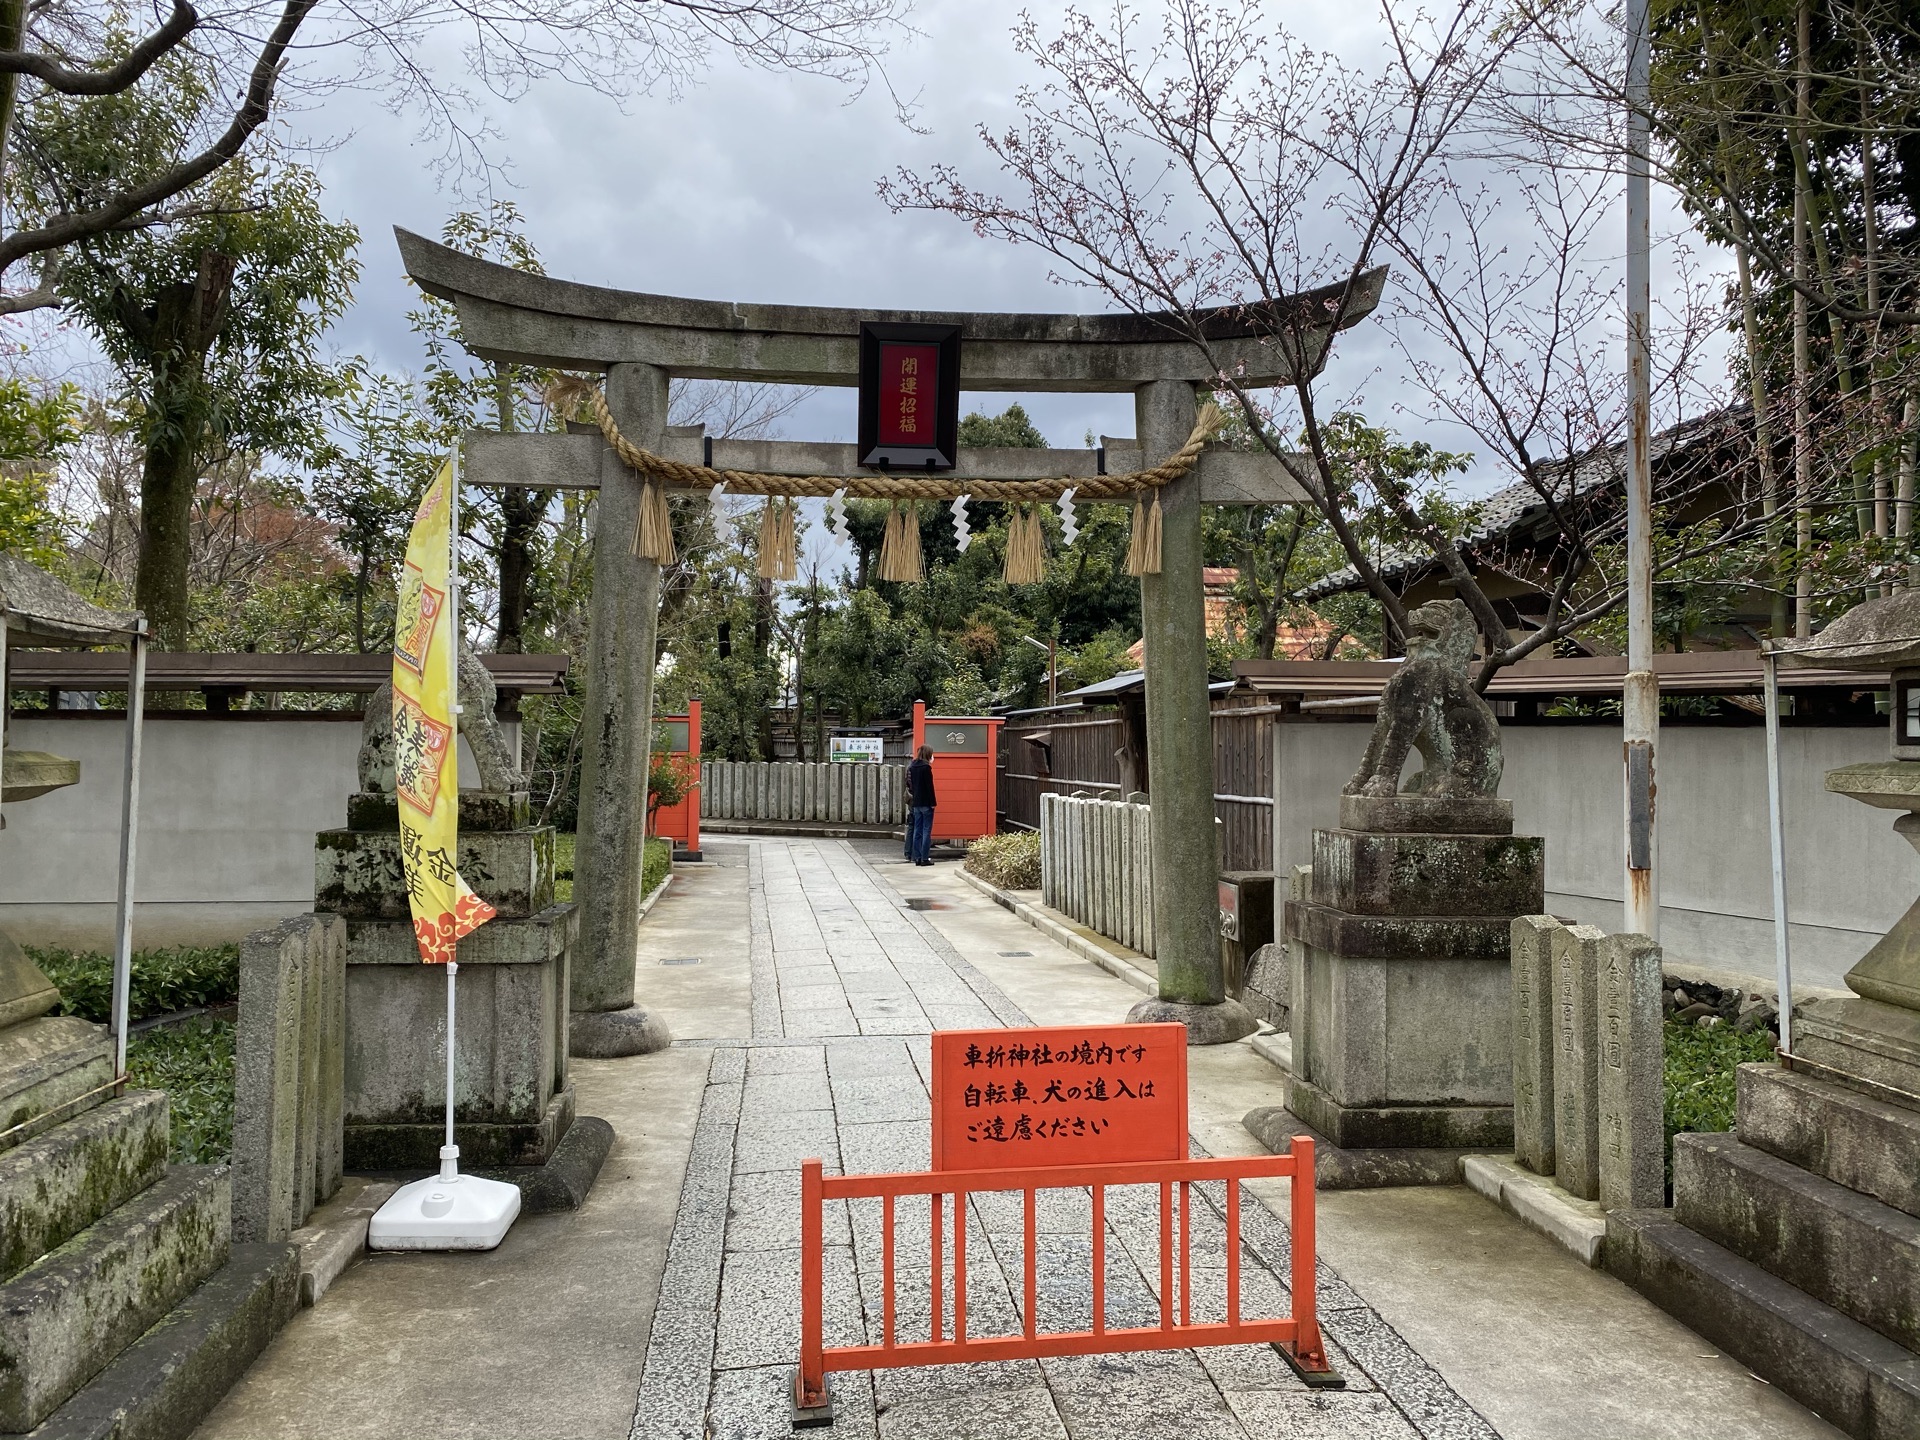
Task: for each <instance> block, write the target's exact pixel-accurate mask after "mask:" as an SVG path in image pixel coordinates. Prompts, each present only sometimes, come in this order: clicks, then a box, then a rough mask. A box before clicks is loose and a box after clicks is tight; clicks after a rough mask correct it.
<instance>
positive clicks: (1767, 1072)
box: [1737, 1061, 1920, 1215]
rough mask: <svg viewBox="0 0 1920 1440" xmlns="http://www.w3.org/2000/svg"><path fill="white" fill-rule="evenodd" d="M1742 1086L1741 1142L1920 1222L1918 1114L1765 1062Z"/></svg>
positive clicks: (1745, 1068)
mask: <svg viewBox="0 0 1920 1440" xmlns="http://www.w3.org/2000/svg"><path fill="white" fill-rule="evenodd" d="M1737 1084H1738V1087H1739V1116H1740V1122H1739V1123H1740V1128H1739V1135H1740V1139H1741V1140H1742V1141H1743V1142H1744V1143H1746V1144H1748V1145H1752V1146H1755V1147H1756V1148H1758V1149H1761V1150H1765V1151H1766V1152H1767V1153H1768V1154H1769V1155H1777V1156H1779V1157H1780V1158H1781V1159H1782V1160H1785V1161H1786V1162H1787V1163H1788V1164H1790V1165H1798V1166H1799V1167H1800V1168H1801V1169H1802V1170H1811V1171H1812V1172H1813V1173H1814V1174H1816V1175H1823V1176H1825V1177H1826V1178H1827V1179H1829V1180H1831V1181H1833V1182H1834V1183H1835V1184H1838V1185H1844V1186H1846V1187H1847V1188H1848V1189H1849V1190H1858V1191H1859V1192H1860V1193H1861V1194H1862V1195H1871V1196H1872V1197H1873V1198H1874V1199H1876V1200H1879V1201H1883V1202H1884V1203H1886V1204H1888V1205H1891V1206H1893V1208H1894V1209H1896V1210H1904V1211H1906V1213H1907V1214H1909V1215H1920V1110H1909V1109H1907V1108H1906V1107H1905V1106H1901V1105H1895V1104H1892V1103H1890V1102H1888V1101H1885V1100H1876V1099H1874V1098H1873V1097H1872V1096H1870V1095H1867V1094H1864V1093H1862V1092H1861V1091H1858V1090H1854V1089H1850V1088H1849V1087H1847V1086H1845V1085H1842V1084H1840V1083H1838V1082H1837V1081H1833V1080H1821V1079H1818V1078H1816V1077H1815V1076H1812V1075H1802V1074H1798V1073H1796V1072H1794V1071H1791V1070H1782V1069H1781V1068H1780V1067H1779V1066H1778V1065H1774V1064H1770V1063H1767V1062H1764V1061H1763V1062H1760V1063H1757V1064H1753V1065H1742V1066H1741V1067H1740V1070H1739V1074H1738V1077H1737Z"/></svg>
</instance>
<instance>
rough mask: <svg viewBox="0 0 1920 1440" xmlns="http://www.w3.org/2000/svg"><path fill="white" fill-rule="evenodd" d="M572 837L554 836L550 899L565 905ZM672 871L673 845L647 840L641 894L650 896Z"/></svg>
mask: <svg viewBox="0 0 1920 1440" xmlns="http://www.w3.org/2000/svg"><path fill="white" fill-rule="evenodd" d="M573 852H574V836H573V835H572V834H570V833H562V834H559V835H555V836H554V837H553V898H554V899H555V900H556V901H558V902H560V903H562V904H566V903H569V902H571V901H572V899H573ZM672 868H673V842H672V841H671V840H657V839H656V840H649V841H647V858H646V861H645V863H644V864H643V865H642V866H641V869H640V894H641V895H642V896H643V897H644V896H647V895H651V894H652V893H653V887H654V886H656V885H658V884H659V883H660V882H661V881H662V880H664V879H666V876H667V872H668V871H669V870H671V869H672Z"/></svg>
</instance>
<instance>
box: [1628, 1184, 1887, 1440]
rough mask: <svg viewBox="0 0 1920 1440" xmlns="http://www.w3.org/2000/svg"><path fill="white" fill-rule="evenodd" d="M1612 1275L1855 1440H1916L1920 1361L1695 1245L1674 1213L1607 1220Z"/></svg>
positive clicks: (1777, 1282)
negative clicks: (1675, 1218) (1674, 1217)
mask: <svg viewBox="0 0 1920 1440" xmlns="http://www.w3.org/2000/svg"><path fill="white" fill-rule="evenodd" d="M1606 1265H1607V1269H1609V1270H1610V1271H1612V1272H1613V1273H1614V1274H1615V1275H1617V1276H1619V1277H1620V1279H1622V1280H1624V1281H1625V1282H1626V1283H1627V1284H1628V1285H1631V1286H1632V1287H1633V1288H1634V1289H1635V1290H1638V1291H1639V1292H1640V1293H1641V1294H1642V1295H1645V1296H1646V1297H1647V1298H1648V1299H1649V1300H1651V1301H1653V1303H1654V1304H1656V1305H1658V1306H1659V1307H1660V1308H1661V1309H1662V1310H1665V1311H1666V1312H1667V1313H1668V1314H1670V1315H1672V1316H1673V1317H1674V1318H1675V1319H1677V1320H1679V1321H1680V1322H1681V1323H1682V1324H1684V1325H1688V1326H1691V1327H1692V1328H1693V1329H1694V1330H1696V1331H1697V1332H1699V1334H1700V1335H1701V1336H1703V1337H1704V1338H1705V1339H1706V1340H1707V1342H1708V1343H1709V1344H1711V1345H1715V1346H1718V1347H1719V1348H1720V1349H1721V1350H1723V1351H1725V1352H1726V1353H1727V1354H1729V1355H1731V1356H1733V1357H1734V1358H1735V1359H1737V1360H1738V1361H1740V1363H1741V1364H1743V1365H1745V1366H1747V1367H1748V1368H1749V1369H1750V1370H1752V1371H1753V1372H1754V1374H1756V1375H1758V1376H1760V1377H1761V1378H1762V1379H1764V1380H1766V1381H1767V1382H1768V1383H1769V1384H1771V1385H1773V1386H1774V1387H1775V1388H1777V1389H1779V1390H1782V1391H1784V1392H1785V1393H1786V1394H1788V1395H1791V1396H1792V1397H1793V1398H1794V1399H1795V1400H1798V1401H1799V1402H1800V1403H1801V1404H1802V1405H1805V1406H1806V1407H1807V1408H1808V1409H1810V1410H1812V1411H1813V1412H1814V1413H1816V1414H1817V1415H1819V1416H1820V1417H1821V1418H1822V1419H1824V1420H1827V1421H1828V1422H1829V1423H1831V1424H1833V1425H1836V1426H1838V1427H1839V1428H1840V1429H1842V1430H1844V1431H1845V1432H1846V1433H1847V1434H1849V1435H1851V1436H1853V1437H1854V1440H1912V1437H1913V1436H1915V1435H1920V1356H1915V1355H1914V1354H1913V1353H1912V1352H1911V1351H1908V1350H1906V1349H1903V1348H1902V1347H1901V1346H1898V1345H1896V1344H1894V1343H1893V1341H1891V1340H1889V1339H1887V1338H1886V1337H1885V1336H1884V1335H1879V1334H1876V1333H1875V1332H1874V1331H1872V1330H1869V1329H1868V1328H1867V1327H1866V1326H1864V1325H1862V1324H1860V1323H1859V1322H1858V1321H1856V1320H1850V1319H1848V1318H1847V1317H1846V1316H1845V1315H1842V1314H1841V1313H1840V1312H1839V1311H1837V1310H1835V1309H1833V1308H1832V1307H1831V1306H1828V1305H1823V1304H1821V1303H1820V1302H1819V1301H1818V1300H1815V1299H1814V1298H1812V1297H1811V1296H1809V1295H1807V1294H1805V1293H1804V1292H1802V1291H1800V1290H1796V1289H1795V1288H1794V1287H1793V1286H1791V1285H1789V1284H1787V1282H1786V1281H1784V1280H1781V1279H1779V1278H1778V1277H1777V1276H1773V1275H1769V1274H1768V1273H1767V1272H1766V1271H1765V1270H1762V1269H1761V1268H1760V1267H1759V1266H1758V1265H1755V1264H1753V1263H1751V1262H1750V1261H1747V1260H1742V1259H1741V1258H1740V1257H1739V1256H1738V1255H1735V1254H1733V1253H1732V1252H1731V1251H1729V1250H1725V1249H1723V1248H1722V1247H1720V1246H1718V1245H1716V1244H1714V1243H1713V1242H1712V1241H1711V1240H1708V1239H1706V1238H1705V1237H1704V1236H1701V1235H1696V1234H1695V1233H1694V1232H1693V1231H1691V1230H1689V1229H1687V1228H1686V1227H1685V1226H1683V1225H1680V1224H1678V1223H1677V1222H1676V1221H1675V1220H1674V1219H1673V1212H1672V1211H1671V1210H1624V1209H1623V1210H1615V1211H1613V1212H1612V1213H1611V1214H1609V1215H1608V1216H1607V1245H1606Z"/></svg>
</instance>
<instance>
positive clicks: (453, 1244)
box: [367, 961, 520, 1250]
mask: <svg viewBox="0 0 1920 1440" xmlns="http://www.w3.org/2000/svg"><path fill="white" fill-rule="evenodd" d="M459 973H460V966H459V964H458V962H455V961H450V962H448V964H447V1143H446V1144H444V1145H442V1146H441V1147H440V1173H439V1174H438V1175H430V1176H428V1177H427V1178H426V1179H425V1180H415V1181H414V1182H413V1183H412V1184H410V1185H402V1186H401V1187H400V1188H399V1189H398V1190H396V1191H394V1192H393V1195H392V1197H391V1198H390V1199H388V1201H387V1203H386V1204H384V1205H382V1206H381V1207H380V1208H379V1210H377V1211H375V1212H374V1216H373V1220H372V1221H371V1222H370V1223H369V1224H368V1226H367V1248H368V1249H369V1250H491V1249H493V1247H494V1246H496V1245H498V1244H499V1243H500V1242H501V1241H502V1240H504V1239H506V1238H507V1231H508V1229H509V1228H511V1226H512V1225H513V1220H514V1217H515V1216H516V1215H518V1214H519V1213H520V1187H519V1186H518V1185H509V1184H507V1183H506V1182H505V1181H503V1180H483V1179H481V1178H480V1177H479V1176H478V1175H462V1174H461V1173H460V1147H459V1146H458V1145H456V1144H454V1143H453V1041H454V1036H455V1035H456V1034H457V1033H458V1032H457V1031H456V1030H455V1029H454V977H455V976H457V975H458V974H459Z"/></svg>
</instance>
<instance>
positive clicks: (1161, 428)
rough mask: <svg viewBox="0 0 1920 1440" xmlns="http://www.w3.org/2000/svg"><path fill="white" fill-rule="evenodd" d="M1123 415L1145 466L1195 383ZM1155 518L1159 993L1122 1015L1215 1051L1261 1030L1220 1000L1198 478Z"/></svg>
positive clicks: (1145, 630)
mask: <svg viewBox="0 0 1920 1440" xmlns="http://www.w3.org/2000/svg"><path fill="white" fill-rule="evenodd" d="M1133 409H1134V422H1135V424H1136V425H1137V426H1138V431H1137V433H1138V434H1139V436H1140V443H1141V448H1142V451H1143V452H1144V454H1145V455H1146V456H1147V457H1148V458H1147V462H1146V463H1148V464H1149V465H1155V464H1158V463H1159V462H1160V461H1162V460H1164V459H1165V458H1166V457H1167V456H1169V455H1171V454H1173V452H1174V451H1176V450H1178V449H1179V448H1180V447H1181V446H1182V445H1184V444H1185V443H1186V440H1187V436H1188V434H1189V433H1191V431H1192V430H1193V422H1194V417H1195V414H1196V411H1197V402H1196V399H1195V395H1194V388H1193V385H1192V383H1191V382H1189V381H1185V380H1158V381H1155V382H1154V383H1152V384H1150V385H1142V386H1140V387H1139V388H1138V389H1136V390H1135V391H1134V392H1133ZM1160 511H1161V521H1160V524H1161V529H1160V573H1159V574H1158V575H1143V576H1141V577H1140V633H1141V637H1142V641H1143V644H1142V649H1143V650H1144V652H1145V653H1144V655H1143V656H1142V664H1143V666H1144V668H1145V670H1146V682H1147V684H1146V689H1147V753H1148V755H1150V756H1151V757H1152V761H1151V764H1152V771H1151V773H1152V777H1153V778H1152V784H1151V786H1150V788H1149V790H1148V796H1149V799H1150V800H1151V802H1152V806H1153V828H1152V836H1153V877H1154V885H1153V934H1154V956H1155V961H1156V965H1157V968H1158V970H1159V978H1160V991H1159V994H1158V995H1157V996H1156V997H1155V998H1154V999H1151V1000H1142V1001H1141V1002H1140V1003H1139V1004H1138V1005H1136V1006H1134V1007H1133V1009H1132V1010H1131V1011H1129V1012H1128V1015H1127V1018H1128V1019H1129V1020H1179V1021H1182V1022H1184V1023H1185V1024H1186V1026H1187V1033H1188V1038H1189V1040H1190V1041H1191V1043H1193V1044H1196V1045H1218V1044H1223V1043H1225V1042H1227V1041H1230V1040H1238V1039H1239V1038H1240V1037H1241V1036H1242V1035H1250V1034H1252V1033H1253V1032H1254V1031H1255V1030H1256V1029H1258V1028H1259V1026H1258V1022H1256V1021H1255V1020H1254V1018H1253V1015H1252V1013H1251V1012H1250V1011H1249V1010H1248V1009H1247V1008H1246V1006H1244V1005H1242V1004H1240V1002H1239V1001H1237V1000H1234V999H1232V998H1231V997H1230V996H1228V994H1227V990H1226V969H1225V965H1224V962H1223V960H1222V957H1221V953H1220V911H1219V899H1218V893H1217V889H1218V881H1219V878H1220V877H1219V868H1220V867H1219V863H1218V859H1217V857H1218V855H1219V841H1218V840H1217V839H1216V838H1215V835H1214V819H1213V716H1212V712H1211V710H1210V708H1209V705H1208V700H1207V617H1206V601H1205V586H1204V584H1203V579H1204V577H1203V576H1202V575H1201V573H1200V570H1201V564H1202V562H1203V560H1204V558H1205V557H1204V555H1203V552H1202V549H1201V497H1200V481H1199V477H1198V475H1197V474H1196V473H1194V472H1191V471H1190V472H1188V473H1187V474H1186V475H1185V476H1183V477H1182V478H1181V479H1179V480H1176V481H1174V482H1173V483H1172V484H1170V485H1167V486H1165V487H1163V488H1162V489H1161V491H1160Z"/></svg>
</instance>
